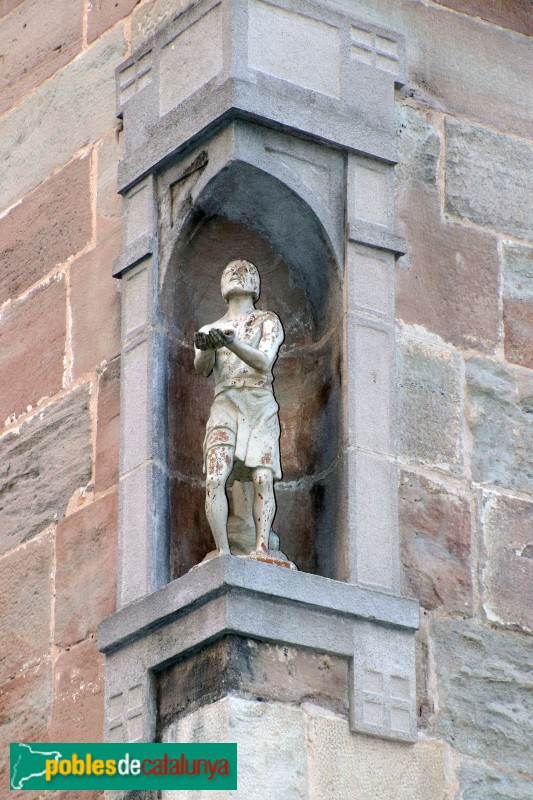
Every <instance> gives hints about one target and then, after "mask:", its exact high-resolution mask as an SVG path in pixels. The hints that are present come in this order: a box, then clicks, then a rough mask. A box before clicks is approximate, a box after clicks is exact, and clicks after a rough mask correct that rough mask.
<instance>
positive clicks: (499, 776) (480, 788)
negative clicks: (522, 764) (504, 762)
mask: <svg viewBox="0 0 533 800" xmlns="http://www.w3.org/2000/svg"><path fill="white" fill-rule="evenodd" d="M458 775H459V786H460V790H461V794H460V797H461V800H488V798H490V800H530V798H531V795H532V792H533V781H532V780H531V779H529V780H528V778H527V777H526V776H521V775H512V774H510V773H508V772H499V771H498V770H495V769H492V768H491V767H489V766H487V765H486V764H476V763H474V762H471V761H464V762H463V763H462V764H461V766H460V767H459V770H458Z"/></svg>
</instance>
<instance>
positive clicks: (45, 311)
mask: <svg viewBox="0 0 533 800" xmlns="http://www.w3.org/2000/svg"><path fill="white" fill-rule="evenodd" d="M66 310H67V306H66V288H65V281H64V279H63V278H62V277H57V278H54V279H52V280H51V281H50V282H49V283H48V284H47V285H46V286H43V287H40V288H38V289H36V290H35V291H34V292H32V293H31V294H30V295H29V296H28V297H27V298H26V299H24V300H22V301H21V302H19V303H16V304H15V305H13V306H11V307H9V308H6V309H5V310H4V312H3V314H2V316H1V317H0V384H1V385H2V394H1V396H0V425H5V424H6V421H7V418H8V417H10V416H11V415H14V416H18V415H20V414H22V413H23V412H25V411H26V409H27V406H29V405H30V406H31V405H35V404H36V403H37V402H38V401H39V400H41V399H42V398H44V397H49V396H51V395H53V394H55V393H56V392H58V391H59V390H60V389H61V386H62V382H63V357H64V352H65V335H66V327H67V323H66Z"/></svg>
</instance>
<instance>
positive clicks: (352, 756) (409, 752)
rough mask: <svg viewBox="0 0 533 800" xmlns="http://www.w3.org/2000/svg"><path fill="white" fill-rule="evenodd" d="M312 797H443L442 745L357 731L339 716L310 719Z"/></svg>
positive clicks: (386, 799) (373, 799)
mask: <svg viewBox="0 0 533 800" xmlns="http://www.w3.org/2000/svg"><path fill="white" fill-rule="evenodd" d="M309 757H310V785H311V786H312V787H313V794H312V797H313V800H330V798H335V800H389V798H394V800H444V798H445V797H446V793H445V784H444V763H443V748H442V745H441V744H439V743H437V742H419V743H418V744H415V745H409V744H399V743H396V742H388V741H386V740H383V739H375V738H372V737H367V736H362V735H359V734H353V733H351V732H350V730H349V729H348V723H347V722H345V721H344V720H342V719H339V718H335V717H326V716H319V715H314V716H312V717H310V719H309Z"/></svg>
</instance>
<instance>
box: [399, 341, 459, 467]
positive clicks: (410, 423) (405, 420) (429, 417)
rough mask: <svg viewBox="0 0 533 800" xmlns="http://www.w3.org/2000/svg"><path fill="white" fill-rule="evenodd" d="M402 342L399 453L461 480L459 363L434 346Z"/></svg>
mask: <svg viewBox="0 0 533 800" xmlns="http://www.w3.org/2000/svg"><path fill="white" fill-rule="evenodd" d="M408 334H409V331H408V330H405V331H404V332H403V335H402V336H401V337H399V339H398V348H397V354H398V389H399V391H398V433H399V452H400V453H401V455H402V456H403V457H404V458H406V459H407V460H408V461H415V462H418V463H423V464H426V465H428V466H433V467H436V468H438V469H440V470H443V471H445V472H450V473H452V474H454V475H457V474H461V472H462V468H463V454H462V443H461V428H462V418H461V402H462V400H461V376H460V366H459V359H458V357H457V356H456V354H455V353H454V352H453V351H452V350H449V349H445V348H439V347H438V346H437V345H435V344H434V343H433V340H431V339H429V338H428V339H427V340H416V339H414V338H410V337H409V335H408Z"/></svg>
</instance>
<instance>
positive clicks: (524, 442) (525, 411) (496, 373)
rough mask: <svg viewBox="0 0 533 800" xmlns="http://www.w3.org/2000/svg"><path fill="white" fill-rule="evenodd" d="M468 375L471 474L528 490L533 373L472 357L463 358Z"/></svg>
mask: <svg viewBox="0 0 533 800" xmlns="http://www.w3.org/2000/svg"><path fill="white" fill-rule="evenodd" d="M466 377H467V385H468V394H469V400H470V402H469V413H468V422H469V426H470V431H471V434H472V443H473V448H472V477H473V479H474V480H475V481H477V482H479V483H488V484H494V485H496V486H504V487H506V488H508V489H517V490H520V491H525V492H528V491H531V490H532V489H533V428H532V425H531V414H532V413H533V376H531V375H529V374H528V373H527V372H526V371H525V370H513V369H509V368H507V367H505V366H503V365H501V364H497V363H495V362H493V361H489V360H486V359H482V358H473V359H471V360H470V361H469V362H467V365H466ZM495 454H497V456H495Z"/></svg>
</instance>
